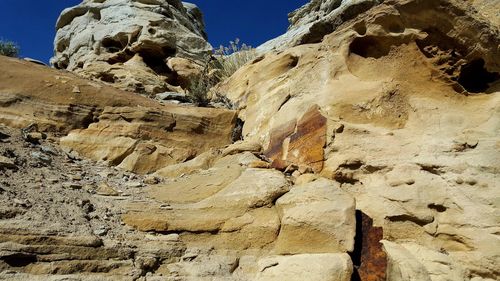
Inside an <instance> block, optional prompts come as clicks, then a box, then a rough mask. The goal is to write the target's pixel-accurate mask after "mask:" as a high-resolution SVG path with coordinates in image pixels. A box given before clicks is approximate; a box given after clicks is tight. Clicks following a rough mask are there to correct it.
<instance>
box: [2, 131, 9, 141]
mask: <svg viewBox="0 0 500 281" xmlns="http://www.w3.org/2000/svg"><path fill="white" fill-rule="evenodd" d="M8 138H10V135H8V134H6V133H4V132H2V131H0V140H4V139H8Z"/></svg>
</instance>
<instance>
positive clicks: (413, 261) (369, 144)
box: [221, 0, 500, 280]
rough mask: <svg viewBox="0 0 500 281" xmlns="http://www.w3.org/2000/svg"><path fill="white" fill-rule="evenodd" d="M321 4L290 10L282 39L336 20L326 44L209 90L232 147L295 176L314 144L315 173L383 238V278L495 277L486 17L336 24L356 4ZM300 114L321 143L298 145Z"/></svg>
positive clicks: (492, 98)
mask: <svg viewBox="0 0 500 281" xmlns="http://www.w3.org/2000/svg"><path fill="white" fill-rule="evenodd" d="M331 2H332V1H313V2H311V3H310V4H308V5H306V6H305V7H304V8H302V9H300V10H298V11H297V12H295V14H293V15H292V23H293V24H294V25H293V26H292V29H291V31H293V30H294V28H295V27H296V26H308V24H309V23H308V22H310V21H309V18H311V17H312V18H315V15H318V16H319V18H320V19H319V21H314V24H321V23H322V22H323V21H324V20H326V19H328V22H330V23H331V22H332V21H333V22H338V25H335V26H333V27H334V29H330V30H328V33H329V34H327V35H326V36H324V37H323V35H325V34H324V33H323V32H322V30H320V31H321V32H320V31H318V30H314V28H309V29H308V30H307V31H308V33H307V34H309V35H307V34H306V35H307V36H306V37H303V38H313V37H316V38H315V39H314V40H312V41H308V40H306V41H300V40H298V41H295V42H292V43H291V45H298V46H296V47H293V48H288V49H285V50H283V51H281V52H270V53H267V54H265V55H263V56H262V57H261V58H259V59H258V60H256V61H255V62H254V63H252V64H249V65H247V66H245V67H243V68H242V69H240V70H239V71H238V72H237V73H236V74H235V75H233V77H231V79H229V81H227V82H226V83H225V84H224V85H222V86H221V91H222V92H225V93H228V97H229V98H230V99H231V100H232V101H233V102H234V103H235V104H238V105H239V108H240V114H239V116H240V118H241V119H242V120H244V122H245V125H244V127H243V136H244V138H245V139H246V140H249V141H251V142H257V143H260V144H261V145H262V146H263V148H264V151H272V153H271V154H268V155H269V157H270V158H271V160H273V163H275V162H276V161H279V162H281V161H283V160H288V161H285V163H286V164H285V165H274V166H275V167H276V168H278V169H282V170H284V171H286V170H288V171H290V172H293V171H294V170H296V171H298V172H294V173H296V174H297V176H298V177H299V178H302V177H304V172H305V171H307V170H308V166H307V165H305V163H304V161H303V160H301V159H307V158H310V157H312V156H314V155H318V154H317V153H315V152H314V151H315V148H314V147H315V145H320V146H322V147H323V148H324V156H323V160H321V161H319V162H315V163H320V164H319V165H318V166H319V167H322V169H321V171H320V172H319V174H320V175H321V176H322V177H325V178H328V179H332V180H335V181H337V182H339V183H341V188H342V189H343V190H345V191H348V193H350V194H351V196H353V197H354V198H355V199H356V207H357V209H358V210H361V211H362V212H363V213H365V214H367V215H368V216H369V217H371V218H373V223H374V225H375V226H376V227H382V229H383V239H385V240H386V241H385V242H384V251H385V252H386V253H387V256H388V267H387V268H388V270H387V278H388V279H387V280H471V279H473V280H490V279H492V280H493V279H496V278H498V276H499V272H498V270H497V269H496V266H495V264H497V263H498V254H499V252H498V250H497V249H496V247H492V245H497V244H498V241H497V238H496V234H495V231H496V230H495V229H497V228H498V221H497V220H496V219H495V218H494V217H495V216H492V215H491V214H492V212H496V211H494V210H498V204H497V203H494V201H495V199H493V198H498V196H499V192H498V188H497V185H498V184H496V182H497V181H498V172H499V171H498V168H497V167H499V164H500V162H499V159H500V157H499V156H500V155H499V154H498V147H497V144H498V124H499V119H498V118H499V115H498V108H499V98H498V91H500V84H499V83H500V80H499V78H500V74H499V73H500V60H499V59H498V58H499V57H500V49H499V47H498V46H500V45H499V43H500V40H499V38H500V37H499V29H498V25H495V24H493V23H494V22H495V21H496V20H497V18H493V19H488V18H486V17H484V15H485V14H484V13H483V12H481V13H479V12H477V11H476V10H475V9H474V6H471V5H469V4H468V3H464V2H463V1H408V0H407V1H384V2H383V3H380V4H377V5H372V6H373V7H371V8H370V9H368V8H367V9H368V10H367V11H366V12H363V13H361V14H359V15H357V16H356V17H355V18H353V19H352V20H347V21H344V20H340V19H339V18H335V17H333V15H335V14H336V13H337V12H336V11H340V10H339V9H344V10H343V11H347V10H350V8H349V6H348V3H351V2H353V3H354V2H356V3H357V2H358V1H342V4H341V5H340V6H338V7H336V6H335V5H330V4H331ZM333 2H335V1H333ZM338 2H340V1H338ZM366 2H368V1H366ZM372 2H374V1H372ZM493 2H494V1H493ZM329 3H330V4H329ZM315 7H320V8H319V10H318V9H316V8H315ZM342 7H343V8H342ZM309 10H310V11H316V12H314V13H313V14H312V16H310V13H309V12H307V11H309ZM363 10H364V9H363ZM339 15H340V14H339ZM340 17H341V18H342V16H340ZM330 27H332V25H330ZM331 31H333V32H331ZM290 34H291V33H290V31H289V33H288V35H290ZM288 35H285V37H282V38H280V39H278V40H283V39H284V38H285V39H286V36H288ZM313 35H314V36H313ZM294 36H296V35H294ZM294 38H295V39H296V38H298V37H294ZM315 42H317V43H315ZM302 43H314V44H303V45H302ZM267 44H269V43H267ZM280 44H282V43H280ZM312 106H316V107H317V108H318V109H317V110H318V111H319V112H320V113H321V115H322V116H324V118H325V120H326V124H325V125H321V126H325V128H326V129H325V137H326V138H325V140H326V141H325V142H319V141H308V136H309V135H314V134H316V132H317V129H316V126H313V125H309V126H305V127H304V128H305V130H300V129H298V127H297V128H295V124H296V122H297V121H296V120H297V119H298V118H300V116H305V115H308V114H309V113H308V112H310V108H311V107H312ZM478 109H480V110H478ZM322 122H323V121H321V119H320V120H317V121H315V122H314V123H313V124H315V125H319V124H322ZM299 132H300V133H299ZM296 134H298V135H300V138H298V139H299V142H304V143H302V144H300V143H299V144H298V146H299V147H300V148H296V146H297V144H296V142H297V141H294V140H296V139H297V137H295V135H296ZM291 147H292V148H291ZM290 154H291V155H292V157H290ZM287 165H288V167H286V166H287ZM294 166H295V168H294ZM301 167H302V169H301ZM290 168H291V170H290ZM309 168H310V167H309ZM309 170H310V169H309ZM313 170H314V169H313ZM301 174H302V175H301ZM306 174H307V172H306ZM287 195H288V194H287ZM287 195H285V196H287ZM487 198H489V199H487ZM280 200H281V199H280ZM280 200H278V202H279V201H280ZM403 260H404V261H405V262H404V263H400V262H401V261H403ZM358 265H359V264H358ZM358 265H357V266H358ZM361 280H380V279H361Z"/></svg>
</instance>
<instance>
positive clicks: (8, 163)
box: [0, 156, 17, 169]
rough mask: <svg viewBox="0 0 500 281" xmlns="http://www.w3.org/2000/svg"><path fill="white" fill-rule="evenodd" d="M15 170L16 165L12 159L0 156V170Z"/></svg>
mask: <svg viewBox="0 0 500 281" xmlns="http://www.w3.org/2000/svg"><path fill="white" fill-rule="evenodd" d="M3 168H5V169H17V166H16V164H15V163H14V161H12V159H10V158H7V157H5V156H0V169H3Z"/></svg>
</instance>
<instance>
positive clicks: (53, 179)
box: [47, 178, 59, 183]
mask: <svg viewBox="0 0 500 281" xmlns="http://www.w3.org/2000/svg"><path fill="white" fill-rule="evenodd" d="M47 181H48V182H49V183H58V182H59V179H58V178H47Z"/></svg>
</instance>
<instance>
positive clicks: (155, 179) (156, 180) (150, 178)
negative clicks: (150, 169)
mask: <svg viewBox="0 0 500 281" xmlns="http://www.w3.org/2000/svg"><path fill="white" fill-rule="evenodd" d="M143 182H144V183H145V184H151V185H154V184H158V183H159V182H160V179H159V178H158V177H156V176H153V175H150V176H147V177H146V178H145V179H144V181H143Z"/></svg>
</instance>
